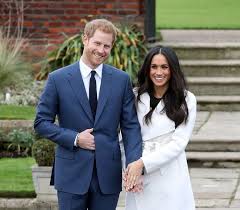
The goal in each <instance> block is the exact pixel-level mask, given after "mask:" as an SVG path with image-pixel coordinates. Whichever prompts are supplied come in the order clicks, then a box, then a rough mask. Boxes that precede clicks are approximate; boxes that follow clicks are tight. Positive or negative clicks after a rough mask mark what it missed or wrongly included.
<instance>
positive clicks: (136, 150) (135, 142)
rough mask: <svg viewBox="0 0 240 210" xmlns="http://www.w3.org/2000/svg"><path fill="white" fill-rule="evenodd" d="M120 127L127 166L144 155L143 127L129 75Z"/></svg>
mask: <svg viewBox="0 0 240 210" xmlns="http://www.w3.org/2000/svg"><path fill="white" fill-rule="evenodd" d="M120 128H121V134H122V141H123V145H124V151H125V157H126V166H127V165H128V164H129V163H131V162H133V161H135V160H138V159H139V158H140V157H141V156H142V137H141V129H140V125H139V122H138V118H137V112H136V107H135V97H134V94H133V90H132V86H131V82H130V78H129V77H127V79H126V84H125V90H124V96H123V104H122V112H121V119H120Z"/></svg>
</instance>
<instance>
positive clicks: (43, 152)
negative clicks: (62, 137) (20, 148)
mask: <svg viewBox="0 0 240 210" xmlns="http://www.w3.org/2000/svg"><path fill="white" fill-rule="evenodd" d="M54 150H55V144H54V143H53V142H51V141H50V140H47V139H39V140H37V141H35V142H34V144H33V147H32V155H33V157H34V158H35V160H36V162H37V164H38V166H52V164H53V160H54Z"/></svg>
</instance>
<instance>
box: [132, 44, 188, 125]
mask: <svg viewBox="0 0 240 210" xmlns="http://www.w3.org/2000/svg"><path fill="white" fill-rule="evenodd" d="M158 54H162V55H164V56H165V58H166V59H167V61H168V64H169V68H170V72H171V77H170V80H169V86H168V89H167V91H166V93H165V94H164V95H163V98H162V100H163V102H164V108H163V110H162V112H166V114H167V116H168V118H170V119H171V120H173V121H174V122H175V128H176V127H177V126H179V125H180V124H181V123H182V122H186V121H187V119H188V107H187V103H186V100H185V97H186V90H187V85H186V80H185V78H184V74H183V72H182V70H181V68H180V65H179V60H178V57H177V55H176V53H175V52H174V51H173V50H172V49H171V48H169V47H162V46H157V47H154V48H152V49H151V50H150V51H149V52H148V54H147V55H146V57H145V59H144V62H143V65H142V67H141V69H140V70H139V72H138V86H139V89H138V95H137V102H141V100H140V96H141V95H142V94H143V93H146V92H147V93H149V94H154V87H153V82H152V80H151V79H150V68H151V62H152V59H153V56H155V55H158ZM153 111H154V110H152V109H151V110H150V111H149V112H148V113H147V114H146V115H145V122H146V124H147V125H148V124H149V123H150V122H151V117H152V113H153Z"/></svg>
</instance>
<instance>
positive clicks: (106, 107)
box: [34, 62, 142, 194]
mask: <svg viewBox="0 0 240 210" xmlns="http://www.w3.org/2000/svg"><path fill="white" fill-rule="evenodd" d="M56 116H57V118H58V123H59V125H56V124H55V123H54V122H55V118H56ZM119 126H120V128H121V132H122V135H123V142H124V149H125V153H126V162H127V163H126V164H128V163H130V162H132V161H134V160H137V159H139V158H140V157H141V155H142V139H141V133H140V126H139V123H138V120H137V115H136V110H135V105H134V94H133V92H132V87H131V83H130V79H129V76H128V75H127V74H126V73H125V72H123V71H120V70H118V69H116V68H113V67H111V66H109V65H105V64H104V65H103V73H102V80H101V87H100V93H99V100H98V106H97V113H96V117H95V120H93V117H92V113H91V108H90V105H89V101H88V98H87V95H86V91H85V87H84V84H83V80H82V77H81V73H80V69H79V62H76V63H74V64H72V65H70V66H67V67H64V68H61V69H59V70H56V71H54V72H52V73H51V74H49V77H48V80H47V83H46V86H45V89H44V91H43V93H42V96H41V98H40V100H39V104H38V106H37V114H36V119H35V122H34V128H35V130H36V131H37V132H38V133H39V134H40V135H42V136H44V137H46V138H48V139H50V140H52V141H53V142H55V143H56V144H57V148H56V153H55V176H54V179H55V183H54V184H55V188H56V189H57V190H61V191H65V192H69V193H74V194H84V193H86V192H87V191H88V188H89V185H90V181H91V177H92V170H93V165H94V156H95V159H96V168H97V174H98V179H99V185H100V189H101V191H102V192H103V193H105V194H111V193H117V192H120V191H121V186H122V184H121V183H122V177H121V175H122V165H121V152H120V147H119V140H118V130H119ZM88 128H93V129H94V131H93V135H94V139H95V146H96V150H95V152H93V151H90V150H85V149H81V148H78V147H74V140H75V137H76V135H77V133H78V132H82V131H84V130H85V129H88Z"/></svg>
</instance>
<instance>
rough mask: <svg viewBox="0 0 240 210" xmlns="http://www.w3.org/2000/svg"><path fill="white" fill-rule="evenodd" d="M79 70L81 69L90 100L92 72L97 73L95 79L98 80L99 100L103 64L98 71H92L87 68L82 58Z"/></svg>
mask: <svg viewBox="0 0 240 210" xmlns="http://www.w3.org/2000/svg"><path fill="white" fill-rule="evenodd" d="M79 68H80V73H81V75H82V79H83V83H84V87H85V90H86V93H87V97H88V98H89V83H90V77H91V71H92V70H95V71H96V74H95V79H96V85H97V99H98V98H99V92H100V86H101V79H102V69H103V64H100V65H99V66H98V67H97V68H96V69H91V68H90V67H89V66H87V65H86V64H85V63H84V62H83V60H82V58H80V61H79Z"/></svg>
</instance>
